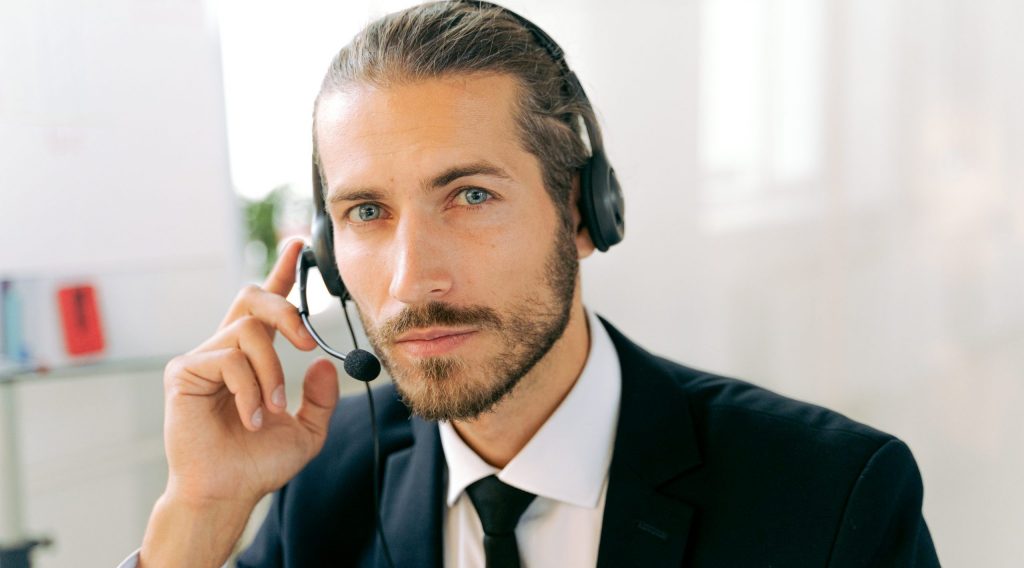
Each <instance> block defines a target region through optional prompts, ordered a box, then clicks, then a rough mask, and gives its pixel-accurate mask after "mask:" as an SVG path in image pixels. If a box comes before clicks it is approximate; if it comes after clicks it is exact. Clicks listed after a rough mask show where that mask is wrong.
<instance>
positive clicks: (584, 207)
mask: <svg viewBox="0 0 1024 568" xmlns="http://www.w3.org/2000/svg"><path fill="white" fill-rule="evenodd" d="M580 210H581V211H582V213H583V222H584V223H586V225H587V230H588V231H590V239H591V240H592V241H593V242H594V246H595V247H596V248H597V250H599V251H601V252H605V251H607V250H608V249H609V248H611V247H612V246H614V245H616V244H618V243H620V242H622V237H623V235H624V234H625V221H624V217H625V215H624V201H623V198H622V189H621V188H620V187H619V180H618V178H617V177H616V176H615V171H614V170H613V169H612V168H611V166H610V164H609V163H608V159H607V158H605V155H604V152H595V153H594V155H593V156H591V157H590V159H589V160H587V163H586V164H585V165H584V166H583V168H582V169H581V170H580Z"/></svg>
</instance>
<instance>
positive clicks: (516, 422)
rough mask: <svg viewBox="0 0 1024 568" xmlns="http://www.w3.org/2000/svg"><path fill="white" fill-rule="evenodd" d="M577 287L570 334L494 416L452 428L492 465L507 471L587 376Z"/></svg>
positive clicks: (586, 335)
mask: <svg viewBox="0 0 1024 568" xmlns="http://www.w3.org/2000/svg"><path fill="white" fill-rule="evenodd" d="M579 298H580V294H579V285H578V284H577V289H576V294H575V299H574V301H573V307H572V310H571V312H570V315H569V323H568V325H567V326H566V328H565V333H563V334H562V337H561V338H559V340H558V341H557V342H555V344H554V345H553V346H552V347H551V350H550V351H548V353H547V354H546V355H545V356H544V357H543V358H542V359H541V360H540V361H538V362H537V364H536V365H534V367H533V369H531V370H530V372H529V373H527V374H526V375H525V376H524V377H523V378H522V380H520V381H519V384H518V385H516V387H515V389H514V390H513V391H512V392H511V393H509V395H508V396H506V397H505V398H504V399H502V401H501V402H499V403H498V404H497V405H496V406H495V407H494V409H493V411H490V412H485V413H483V414H481V415H480V416H478V417H477V418H475V419H473V420H465V421H455V422H453V423H452V425H453V426H454V427H455V431H456V432H458V433H459V436H460V437H462V439H463V441H465V442H466V444H467V445H468V446H469V447H470V448H472V449H473V451H474V452H476V453H477V455H479V456H480V457H481V459H483V460H484V461H486V462H487V463H489V464H490V465H492V466H494V467H497V468H504V467H505V466H506V465H507V464H508V462H509V461H511V460H512V458H513V457H515V455H516V454H518V453H519V451H520V450H522V449H523V447H524V446H526V444H527V442H529V441H530V438H532V437H533V435H534V434H536V433H537V431H538V430H540V428H541V426H543V425H544V423H545V422H547V419H548V418H549V417H550V416H551V415H552V414H553V413H554V412H555V410H556V409H557V408H558V406H559V405H560V404H561V403H562V400H563V399H565V396H566V395H567V394H569V391H571V390H572V387H573V385H575V384H576V379H578V378H579V376H580V373H582V372H583V366H584V365H585V364H586V361H587V354H588V353H589V351H590V332H589V330H588V328H587V317H586V313H585V312H584V310H583V303H582V301H581V300H580V299H579Z"/></svg>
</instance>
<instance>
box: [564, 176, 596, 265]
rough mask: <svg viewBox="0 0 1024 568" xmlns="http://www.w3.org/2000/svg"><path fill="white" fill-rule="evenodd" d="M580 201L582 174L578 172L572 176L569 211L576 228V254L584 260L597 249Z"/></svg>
mask: <svg viewBox="0 0 1024 568" xmlns="http://www.w3.org/2000/svg"><path fill="white" fill-rule="evenodd" d="M580 199H582V191H581V190H580V172H579V171H577V172H576V173H575V174H573V176H572V195H571V196H570V198H569V206H570V207H569V210H570V211H571V212H572V226H573V227H576V253H577V255H578V256H579V259H580V260H583V259H584V258H587V257H588V256H590V255H591V254H593V252H594V250H595V249H596V248H597V247H595V246H594V241H592V240H591V239H590V231H588V230H587V225H586V223H584V222H583V210H582V209H580Z"/></svg>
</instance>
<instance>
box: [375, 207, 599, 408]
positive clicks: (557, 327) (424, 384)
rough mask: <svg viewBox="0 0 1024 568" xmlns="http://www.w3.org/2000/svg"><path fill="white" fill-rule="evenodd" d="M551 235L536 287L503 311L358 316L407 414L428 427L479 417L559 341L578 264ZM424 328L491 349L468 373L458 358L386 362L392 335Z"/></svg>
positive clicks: (567, 240)
mask: <svg viewBox="0 0 1024 568" xmlns="http://www.w3.org/2000/svg"><path fill="white" fill-rule="evenodd" d="M559 227H560V228H559V230H558V232H557V234H556V236H555V239H554V243H553V246H552V248H551V250H550V251H549V252H548V255H547V258H546V260H545V265H544V273H543V277H542V279H541V280H542V282H541V283H540V286H534V287H533V290H534V292H533V293H531V294H530V295H528V296H527V297H526V298H525V299H524V301H520V302H518V303H517V304H516V306H515V307H514V308H512V309H510V310H507V311H504V312H499V311H497V310H495V309H494V308H491V307H489V306H483V305H469V306H453V305H450V304H446V303H443V302H437V301H433V302H428V303H425V304H421V305H415V306H407V307H406V308H404V309H403V310H402V311H401V312H400V313H399V314H398V315H396V316H394V317H392V318H390V319H388V320H386V321H385V322H384V323H382V324H381V325H380V326H374V325H373V324H372V323H371V322H368V321H367V320H366V318H365V317H363V315H362V313H363V312H362V310H359V314H360V319H361V320H362V322H363V328H364V329H365V330H366V334H367V337H368V339H369V340H370V344H371V345H372V346H373V349H374V351H376V352H377V354H378V355H379V356H380V360H381V363H382V364H383V365H384V368H385V369H387V371H388V374H390V375H391V378H392V379H393V380H394V383H395V386H396V387H397V389H398V394H399V396H400V397H401V399H402V402H403V403H405V405H406V406H407V407H409V409H410V411H411V412H412V413H413V414H416V415H418V416H420V417H422V418H424V419H426V420H434V421H438V420H448V421H452V420H471V419H474V418H476V417H478V416H480V415H481V414H482V413H484V412H487V411H489V410H491V409H493V408H494V406H495V405H496V404H498V402H500V401H501V400H502V399H504V398H505V397H506V396H508V395H509V393H511V392H512V390H513V389H514V388H515V387H516V385H518V384H519V382H520V381H521V380H522V378H523V377H524V376H526V374H527V373H529V372H530V370H531V369H533V367H534V366H535V365H536V364H537V362H538V361H540V360H541V359H542V358H543V357H544V356H545V355H546V354H547V353H548V352H549V351H550V350H551V348H552V346H554V344H555V343H556V342H557V341H558V340H559V339H560V338H561V337H562V334H563V333H564V332H565V328H566V326H568V324H569V316H570V313H571V309H572V300H573V294H574V292H575V289H576V275H577V273H578V271H579V259H578V256H577V252H576V243H575V239H574V235H573V231H572V226H571V225H569V224H568V223H560V224H559ZM430 326H473V327H476V328H478V329H480V330H481V331H491V332H493V333H494V334H495V335H496V336H497V338H498V348H497V350H496V352H495V353H494V354H493V355H492V356H491V357H490V358H489V359H488V360H487V361H485V362H484V363H483V364H482V365H470V364H468V363H467V361H466V360H465V359H464V358H463V357H459V356H440V357H426V358H423V359H419V360H418V361H416V362H414V363H405V362H402V361H398V360H397V359H396V358H394V357H392V356H391V352H390V351H389V348H390V346H392V345H394V341H395V339H396V338H397V337H398V336H399V335H401V334H402V333H405V332H406V331H409V330H411V329H416V328H423V327H430Z"/></svg>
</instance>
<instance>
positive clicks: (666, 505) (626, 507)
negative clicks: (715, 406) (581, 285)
mask: <svg viewBox="0 0 1024 568" xmlns="http://www.w3.org/2000/svg"><path fill="white" fill-rule="evenodd" d="M602 322H603V323H604V325H605V327H606V328H608V333H609V334H610V335H611V337H612V341H613V342H614V343H615V348H616V351H618V354H619V362H620V365H621V367H622V403H621V406H620V410H619V425H618V428H617V430H616V437H615V450H614V453H613V455H612V463H611V466H610V468H609V479H608V494H607V497H606V498H605V510H604V520H603V524H602V529H601V543H600V545H599V550H598V563H597V564H598V567H599V568H611V567H619V566H680V565H681V564H682V561H683V555H684V553H685V551H686V543H687V539H688V536H689V531H690V523H691V521H692V519H693V514H694V510H693V507H691V506H690V505H688V504H686V503H684V502H683V501H681V500H679V499H677V498H676V497H674V496H672V495H670V494H668V493H666V492H665V491H663V490H662V488H663V486H664V485H665V484H666V483H667V482H668V481H670V480H672V479H673V478H675V477H677V476H679V475H680V474H682V473H683V472H684V471H686V470H689V469H691V468H693V467H695V466H697V465H699V464H700V454H699V451H698V448H697V443H696V436H695V434H694V431H693V421H692V419H691V416H690V413H689V407H688V405H687V401H686V396H685V394H684V393H683V391H682V389H681V388H680V387H679V385H678V384H676V382H675V381H674V380H673V379H672V378H671V377H669V376H667V374H666V373H665V372H664V371H662V370H660V369H659V368H658V367H657V364H656V362H655V359H654V357H653V356H651V355H650V354H648V353H646V352H644V351H643V350H642V349H640V348H639V347H637V346H636V345H634V344H633V343H631V342H630V341H629V340H628V339H626V338H625V337H623V336H622V334H620V333H619V332H618V331H617V330H616V329H615V328H613V327H612V326H611V325H610V324H608V323H607V322H604V321H603V320H602Z"/></svg>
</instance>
